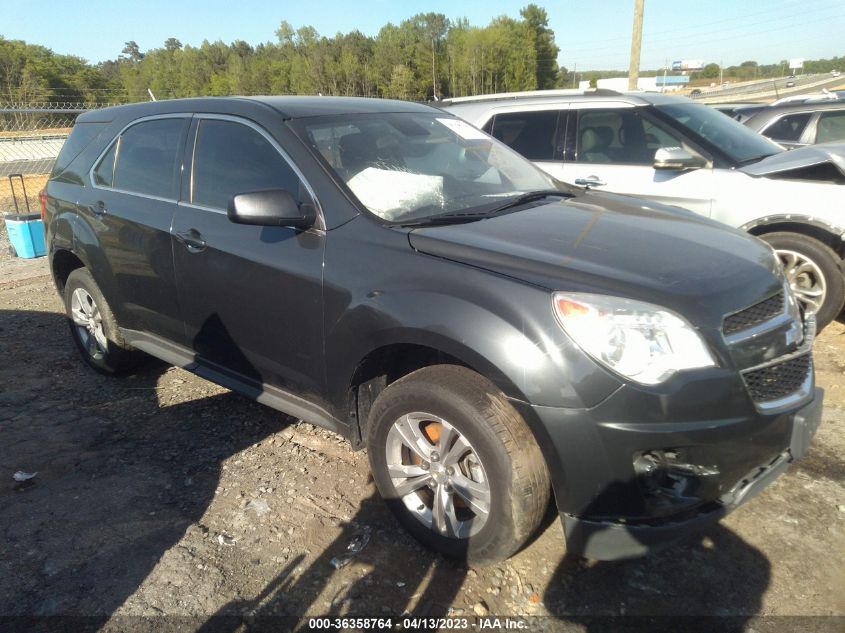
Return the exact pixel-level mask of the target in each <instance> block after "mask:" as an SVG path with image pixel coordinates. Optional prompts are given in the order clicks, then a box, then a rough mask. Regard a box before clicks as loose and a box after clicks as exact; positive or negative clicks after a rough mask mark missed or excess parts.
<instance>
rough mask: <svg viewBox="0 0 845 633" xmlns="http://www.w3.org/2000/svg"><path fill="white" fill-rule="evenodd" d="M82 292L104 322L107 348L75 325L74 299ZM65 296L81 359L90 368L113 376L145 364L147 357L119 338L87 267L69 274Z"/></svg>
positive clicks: (101, 295)
mask: <svg viewBox="0 0 845 633" xmlns="http://www.w3.org/2000/svg"><path fill="white" fill-rule="evenodd" d="M79 289H81V290H82V291H84V292H85V293H87V294H88V295H89V296H90V298H91V299H92V300H93V304H94V305H95V306H96V310H97V311H98V313H99V316H100V322H101V323H102V333H103V334H104V335H105V341H106V345H105V348H103V347H102V346H101V345H99V344H97V342H96V340H92V339H95V337H93V336H92V335H91V334H90V333H87V334H86V329H85V328H84V327H80V326H79V325H78V324H77V323H75V322H74V319H73V310H72V304H73V297H74V293H75V292H76V291H77V290H79ZM64 294H65V296H64V299H65V310H66V313H67V317H68V324H69V325H70V332H71V338H73V342H74V343H75V344H76V347H77V349H79V352H80V354H81V355H82V359H83V360H84V361H85V362H86V363H87V364H88V365H89V366H90V367H92V368H93V369H95V370H96V371H98V372H100V373H102V374H107V375H114V374H125V373H128V372H131V371H132V370H134V369H136V368H137V367H138V366H139V365H140V364H141V363H143V361H144V360H145V358H146V355H145V354H144V353H143V352H140V351H138V350H136V349H134V348H133V347H132V346H131V345H129V344H128V343H127V342H126V341H125V340H124V339H123V337H122V336H121V335H120V331H119V330H118V327H117V321H116V320H115V318H114V313H113V312H112V311H111V307H110V306H109V304H108V301H106V298H105V297H104V296H103V293H102V291H101V290H100V287H99V286H98V285H97V282H95V281H94V278H93V277H92V276H91V273H90V272H88V269H87V268H77V269H76V270H74V271H73V272H71V273H70V275H69V276H68V278H67V282H66V283H65V293H64Z"/></svg>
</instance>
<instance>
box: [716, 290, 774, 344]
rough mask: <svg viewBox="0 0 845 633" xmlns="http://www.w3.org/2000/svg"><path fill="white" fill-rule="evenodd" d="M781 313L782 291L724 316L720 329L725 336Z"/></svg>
mask: <svg viewBox="0 0 845 633" xmlns="http://www.w3.org/2000/svg"><path fill="white" fill-rule="evenodd" d="M782 313H783V291H780V292H779V293H777V294H776V295H772V296H771V297H769V298H768V299H766V300H765V301H761V302H760V303H757V304H755V305H753V306H751V307H750V308H746V309H745V310H740V311H739V312H737V313H735V314H731V315H729V316H726V317H725V321H724V323H723V324H722V331H723V332H724V333H725V335H726V336H729V335H731V334H736V333H737V332H742V331H743V330H747V329H749V328H752V327H754V326H755V325H759V324H761V323H765V322H766V321H768V320H769V319H773V318H774V317H776V316H777V315H779V314H782Z"/></svg>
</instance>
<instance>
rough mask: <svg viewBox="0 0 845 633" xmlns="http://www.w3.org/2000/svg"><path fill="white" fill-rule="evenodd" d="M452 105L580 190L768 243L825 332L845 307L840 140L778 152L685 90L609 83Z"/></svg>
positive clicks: (844, 165) (844, 179) (844, 176)
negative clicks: (640, 202) (683, 211)
mask: <svg viewBox="0 0 845 633" xmlns="http://www.w3.org/2000/svg"><path fill="white" fill-rule="evenodd" d="M443 107H444V109H446V110H449V111H450V112H452V113H453V114H456V115H458V116H460V117H462V118H463V119H465V120H466V121H468V122H470V123H472V124H473V125H475V126H476V127H479V128H481V129H483V130H484V131H486V132H488V133H489V134H492V135H493V136H494V137H496V138H498V139H499V140H501V141H503V142H505V143H506V144H507V145H509V146H510V147H511V148H513V149H514V150H516V151H518V152H519V153H521V154H523V155H524V156H526V157H527V158H529V159H531V160H532V161H534V162H536V163H537V165H538V166H540V167H541V168H542V169H544V170H545V171H547V172H548V173H549V174H551V175H552V176H554V177H555V178H557V179H558V180H561V181H563V182H565V183H568V184H570V185H573V186H576V187H589V188H592V189H598V190H604V191H611V192H616V193H624V194H629V195H636V196H642V197H644V198H649V199H652V200H656V201H660V202H663V203H667V204H673V205H677V206H681V207H685V208H687V209H690V210H692V211H695V212H696V213H700V214H702V215H706V216H708V217H711V218H713V219H716V220H719V221H721V222H724V223H726V224H729V225H730V226H733V227H737V228H740V229H742V230H745V231H748V232H750V233H752V234H753V235H757V236H759V237H761V238H762V239H763V240H765V241H767V242H768V243H769V244H770V245H771V246H772V247H773V248H774V249H775V250H776V251H777V252H778V254H779V255H780V258H781V260H782V261H783V264H784V267H785V269H786V273H787V275H788V278H789V281H790V284H791V285H792V288H793V290H794V291H795V294H796V295H797V297H798V298H799V299H800V301H801V303H802V305H803V307H804V309H805V311H806V312H808V313H815V314H816V318H817V320H818V322H819V325H820V326H821V327H823V326H824V325H826V324H827V323H829V322H830V321H831V320H832V319H834V318H835V317H836V316H837V315H838V314H839V313H840V311H841V310H842V306H843V303H845V276H843V257H845V145H830V144H828V145H821V146H811V147H805V148H800V149H796V150H792V151H789V152H786V151H785V150H784V149H783V148H782V147H781V146H780V145H777V144H776V143H774V142H772V141H770V140H769V139H767V138H764V137H763V136H760V135H759V134H756V133H755V132H753V131H751V130H750V129H748V128H746V127H745V126H743V125H742V124H740V123H738V122H736V121H734V120H732V119H731V118H729V117H727V116H725V115H724V114H722V113H720V112H718V111H717V110H715V109H713V108H709V107H707V106H704V105H701V104H698V103H694V102H693V101H691V100H689V99H687V98H685V97H675V96H669V95H663V94H655V93H630V94H622V93H618V92H614V91H609V90H594V91H569V90H557V91H535V92H525V93H509V94H500V95H486V96H481V97H464V98H458V99H452V100H449V101H446V102H445V103H444V104H443Z"/></svg>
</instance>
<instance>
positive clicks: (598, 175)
mask: <svg viewBox="0 0 845 633" xmlns="http://www.w3.org/2000/svg"><path fill="white" fill-rule="evenodd" d="M567 128H568V130H567V135H568V137H569V141H568V143H567V145H571V146H574V148H575V152H574V155H571V156H567V157H566V158H567V159H566V160H565V161H563V162H553V163H539V165H540V166H541V167H542V168H543V169H545V170H546V171H548V172H549V173H550V174H551V175H552V176H554V177H555V178H558V179H559V180H563V181H564V182H566V183H569V184H572V185H576V186H588V187H590V188H591V189H597V190H601V191H612V192H614V193H622V194H628V195H633V196H640V197H643V198H648V199H650V200H654V201H656V202H661V203H664V204H670V205H676V206H680V207H684V208H686V209H689V210H690V211H695V212H696V213H700V214H701V215H705V216H709V215H710V210H711V203H712V198H713V170H712V168H710V167H705V168H701V169H687V170H668V169H654V167H653V166H652V165H653V163H654V153H655V152H656V151H657V150H658V149H660V148H661V147H684V148H685V149H688V150H689V151H692V152H695V150H694V149H693V148H691V147H689V145H688V144H687V143H685V142H684V140H683V139H682V138H680V137H679V136H678V135H677V133H676V132H674V131H673V130H671V129H669V128H668V127H666V126H665V125H664V124H663V123H661V122H660V121H657V120H656V119H652V118H651V117H649V116H648V115H647V114H645V113H643V112H642V109H641V108H634V107H616V108H579V109H573V110H572V111H571V116H570V122H569V125H568V126H567Z"/></svg>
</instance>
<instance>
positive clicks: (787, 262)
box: [777, 249, 827, 314]
mask: <svg viewBox="0 0 845 633" xmlns="http://www.w3.org/2000/svg"><path fill="white" fill-rule="evenodd" d="M777 254H778V257H780V261H781V262H783V269H784V272H785V273H786V279H787V281H788V282H789V287H790V288H792V292H793V293H794V294H795V298H796V299H798V301H799V302H800V303H801V305H802V306H803V307H804V312H805V313H806V314H815V313H817V312H818V311H819V310H820V309H821V307H822V305H823V304H824V299H825V295H826V294H827V284H826V282H825V278H824V274H823V273H822V271H821V269H820V268H819V266H818V264H816V263H815V262H814V261H813V260H812V259H810V258H809V257H807V256H806V255H804V254H803V253H799V252H797V251H792V250H786V249H777Z"/></svg>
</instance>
